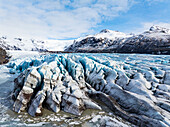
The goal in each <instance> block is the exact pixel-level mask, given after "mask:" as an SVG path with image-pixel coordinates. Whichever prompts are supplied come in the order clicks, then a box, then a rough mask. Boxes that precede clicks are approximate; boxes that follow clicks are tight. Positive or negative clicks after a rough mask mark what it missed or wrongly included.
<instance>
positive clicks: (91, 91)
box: [7, 54, 170, 126]
mask: <svg viewBox="0 0 170 127" xmlns="http://www.w3.org/2000/svg"><path fill="white" fill-rule="evenodd" d="M7 67H8V68H11V69H10V73H12V74H14V73H17V74H19V76H18V78H16V79H15V88H14V91H13V98H14V105H13V110H14V111H15V112H18V113H19V112H22V111H24V110H26V109H28V110H27V111H28V113H29V114H30V115H31V116H36V115H41V114H42V113H43V111H42V109H43V107H46V108H47V109H49V110H52V111H53V112H56V113H57V112H59V111H60V110H63V111H65V112H68V113H72V114H75V115H81V114H82V113H83V111H85V109H88V108H92V109H98V110H102V109H101V107H100V106H99V105H98V103H97V102H95V101H94V100H93V99H94V98H95V99H99V100H100V101H102V102H103V103H105V104H106V105H107V106H108V107H109V108H110V109H111V110H113V111H114V113H115V114H116V115H119V116H120V117H122V118H123V119H125V120H127V121H129V122H131V123H133V124H136V125H138V126H170V119H169V118H170V112H169V108H170V102H169V98H170V94H169V91H170V87H169V85H170V56H166V55H164V56H157V55H136V54H52V55H43V56H39V57H29V58H25V59H20V60H17V61H11V62H10V63H8V65H7Z"/></svg>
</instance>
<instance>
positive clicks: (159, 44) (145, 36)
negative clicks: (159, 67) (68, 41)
mask: <svg viewBox="0 0 170 127" xmlns="http://www.w3.org/2000/svg"><path fill="white" fill-rule="evenodd" d="M65 51H67V52H96V53H100V52H101V53H102V52H104V53H105V52H109V53H112V52H115V53H150V54H151V53H152V54H170V30H169V29H166V28H162V27H159V26H152V27H151V28H150V29H149V30H148V31H146V32H144V33H142V34H138V35H126V34H124V33H121V32H117V31H111V30H102V31H101V32H100V33H98V34H96V35H90V36H87V37H85V38H79V39H77V40H75V41H74V43H73V44H72V45H70V46H69V47H68V48H67V49H66V50H65Z"/></svg>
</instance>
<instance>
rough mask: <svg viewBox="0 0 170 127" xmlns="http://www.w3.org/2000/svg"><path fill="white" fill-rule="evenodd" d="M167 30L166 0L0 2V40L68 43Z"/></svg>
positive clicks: (168, 10) (168, 5) (169, 3)
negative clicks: (108, 33)
mask: <svg viewBox="0 0 170 127" xmlns="http://www.w3.org/2000/svg"><path fill="white" fill-rule="evenodd" d="M152 25H159V26H162V27H166V28H170V0H0V36H11V37H23V38H34V39H52V40H53V39H54V40H55V39H60V40H67V39H68V40H69V39H75V38H78V37H82V36H85V35H89V34H95V33H98V32H100V31H101V30H102V29H110V30H118V31H121V32H125V33H142V32H143V31H145V30H148V29H149V28H150V27H151V26H152Z"/></svg>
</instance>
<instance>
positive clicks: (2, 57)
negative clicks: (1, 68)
mask: <svg viewBox="0 0 170 127" xmlns="http://www.w3.org/2000/svg"><path fill="white" fill-rule="evenodd" d="M9 58H10V57H9V56H8V55H7V52H6V51H5V50H4V49H2V48H0V64H5V63H8V61H9Z"/></svg>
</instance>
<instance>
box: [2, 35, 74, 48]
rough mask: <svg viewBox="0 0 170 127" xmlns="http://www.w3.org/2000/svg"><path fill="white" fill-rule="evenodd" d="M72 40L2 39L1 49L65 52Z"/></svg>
mask: <svg viewBox="0 0 170 127" xmlns="http://www.w3.org/2000/svg"><path fill="white" fill-rule="evenodd" d="M72 42H73V41H72V40H45V41H41V40H35V39H23V38H9V37H0V47H1V48H3V49H6V50H22V51H47V50H48V51H63V50H64V48H65V46H68V45H70V44H72Z"/></svg>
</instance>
